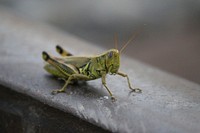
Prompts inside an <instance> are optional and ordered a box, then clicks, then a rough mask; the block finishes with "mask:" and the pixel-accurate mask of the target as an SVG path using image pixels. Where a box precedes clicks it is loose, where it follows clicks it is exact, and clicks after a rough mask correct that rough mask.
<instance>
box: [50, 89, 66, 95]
mask: <svg viewBox="0 0 200 133" xmlns="http://www.w3.org/2000/svg"><path fill="white" fill-rule="evenodd" d="M62 92H65V90H63V89H59V90H53V91H52V92H51V94H52V95H55V94H58V93H62Z"/></svg>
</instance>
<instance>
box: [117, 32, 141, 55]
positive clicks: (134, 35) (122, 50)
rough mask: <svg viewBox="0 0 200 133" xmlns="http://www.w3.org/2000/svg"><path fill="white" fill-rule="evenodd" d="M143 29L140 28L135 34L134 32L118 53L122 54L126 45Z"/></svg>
mask: <svg viewBox="0 0 200 133" xmlns="http://www.w3.org/2000/svg"><path fill="white" fill-rule="evenodd" d="M142 29H143V28H140V29H139V30H138V31H137V32H135V33H134V34H133V35H132V36H131V37H130V39H129V40H128V41H127V42H126V43H125V44H124V45H123V46H122V48H121V49H120V53H122V51H123V50H124V49H125V48H126V47H127V46H128V44H129V43H130V42H131V41H132V40H133V39H135V38H136V37H137V35H139V33H141V31H142Z"/></svg>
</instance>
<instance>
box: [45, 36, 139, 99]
mask: <svg viewBox="0 0 200 133" xmlns="http://www.w3.org/2000/svg"><path fill="white" fill-rule="evenodd" d="M133 37H134V36H133ZM133 37H131V38H130V40H129V41H128V42H127V43H125V45H124V46H123V47H122V48H121V50H120V51H119V50H117V48H114V49H110V50H108V51H106V52H104V53H102V54H100V55H96V56H88V57H85V56H72V54H71V53H70V52H68V51H66V50H64V49H63V48H62V47H60V46H59V45H57V46H56V51H57V52H58V53H59V54H60V55H61V56H63V58H57V57H53V56H50V55H49V54H48V53H46V52H45V51H43V52H42V57H43V59H44V61H46V62H47V64H45V66H44V69H45V70H46V71H47V72H49V73H50V74H52V75H54V76H56V77H58V78H62V79H64V80H65V84H64V86H63V87H62V88H61V89H58V90H53V91H52V94H57V93H61V92H65V90H66V88H67V86H68V84H70V83H72V82H73V81H77V80H84V81H88V80H95V79H98V78H101V81H102V84H103V85H104V87H105V88H106V90H107V91H108V93H109V94H110V97H111V99H112V100H116V99H115V97H114V96H113V94H112V92H111V91H110V89H109V88H108V87H107V85H106V75H107V74H110V75H120V76H122V77H126V78H127V82H128V86H129V88H130V89H131V90H132V91H133V92H141V90H140V89H139V88H133V87H132V86H131V83H130V80H129V77H128V75H127V74H125V73H122V72H120V71H119V67H120V54H121V52H122V51H123V49H124V48H125V47H126V46H127V45H128V43H130V42H131V40H132V39H133ZM115 45H116V46H117V41H116V38H115Z"/></svg>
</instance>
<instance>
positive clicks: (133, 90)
mask: <svg viewBox="0 0 200 133" xmlns="http://www.w3.org/2000/svg"><path fill="white" fill-rule="evenodd" d="M131 90H132V92H136V93H142V90H141V89H140V88H134V89H132V88H131Z"/></svg>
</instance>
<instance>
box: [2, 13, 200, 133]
mask: <svg viewBox="0 0 200 133" xmlns="http://www.w3.org/2000/svg"><path fill="white" fill-rule="evenodd" d="M0 19H1V20H0V84H1V85H3V86H5V87H8V88H10V89H12V90H14V91H17V92H20V93H22V94H26V95H29V96H31V97H33V98H34V99H37V100H39V101H41V102H43V103H44V104H48V105H50V106H52V107H55V108H58V109H60V110H63V111H65V112H68V113H71V114H73V115H75V116H78V117H80V118H81V119H84V120H86V121H88V122H91V123H93V124H95V125H98V126H100V127H103V128H105V129H108V130H110V131H113V132H129V133H131V132H148V133H151V132H152V133H160V132H162V133H169V132H177V133H188V132H190V133H197V132H199V131H200V126H199V125H200V115H199V114H200V86H199V85H197V84H194V83H192V82H189V81H186V80H184V79H180V78H178V77H175V76H172V75H170V74H167V73H164V72H162V71H160V70H157V69H155V68H152V67H150V66H147V65H144V64H142V63H139V62H137V61H135V60H133V59H129V58H126V57H122V59H121V61H122V62H121V70H123V71H124V72H126V73H128V74H129V75H130V80H131V82H132V83H134V85H135V86H136V87H139V88H141V89H142V90H143V93H142V94H134V93H129V89H128V86H127V83H126V80H125V79H124V78H121V77H118V76H112V77H111V76H109V77H108V79H107V82H108V86H109V87H110V88H111V90H112V91H113V93H114V95H115V96H116V97H117V98H118V100H117V102H115V103H112V102H111V100H110V99H107V98H106V97H105V96H107V95H108V94H107V92H106V90H105V89H104V88H103V86H102V85H101V82H100V80H95V81H90V82H87V84H85V83H81V84H77V85H73V86H69V89H68V91H67V92H68V93H70V95H67V94H58V95H55V96H53V95H51V94H50V92H51V91H52V90H53V89H57V88H60V87H62V85H63V82H62V81H58V80H56V79H54V78H52V77H51V76H50V75H49V74H47V73H46V72H45V71H44V70H43V68H42V67H43V64H44V63H43V61H42V59H41V52H42V51H43V50H46V51H48V52H50V53H52V54H55V50H54V46H55V44H62V45H63V46H64V47H65V48H67V49H68V50H69V51H71V52H72V53H74V54H95V53H100V52H102V51H103V49H101V48H98V47H95V46H93V45H90V44H88V43H87V42H84V41H83V40H79V39H77V38H75V37H72V36H70V35H68V34H66V33H61V32H60V31H58V30H56V29H54V28H52V27H49V26H45V25H43V24H39V23H37V22H31V21H28V20H24V19H22V18H20V17H18V16H17V15H14V14H12V13H8V12H7V11H5V10H2V9H1V10H0ZM55 55H57V54H55Z"/></svg>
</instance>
